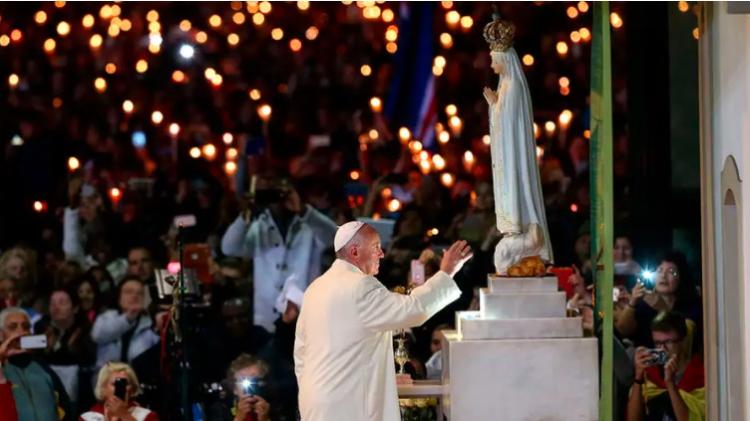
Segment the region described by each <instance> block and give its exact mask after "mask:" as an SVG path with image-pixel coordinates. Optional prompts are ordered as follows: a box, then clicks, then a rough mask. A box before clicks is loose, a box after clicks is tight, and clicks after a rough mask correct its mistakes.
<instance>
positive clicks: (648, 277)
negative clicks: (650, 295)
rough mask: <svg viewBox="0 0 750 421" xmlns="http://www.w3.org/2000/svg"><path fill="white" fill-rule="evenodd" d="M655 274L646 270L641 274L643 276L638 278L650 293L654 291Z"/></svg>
mask: <svg viewBox="0 0 750 421" xmlns="http://www.w3.org/2000/svg"><path fill="white" fill-rule="evenodd" d="M654 278H655V274H654V272H651V271H650V270H644V271H643V272H641V275H640V276H639V278H638V282H640V283H641V284H642V285H643V286H644V287H645V288H646V290H648V291H653V290H654V284H655V281H654Z"/></svg>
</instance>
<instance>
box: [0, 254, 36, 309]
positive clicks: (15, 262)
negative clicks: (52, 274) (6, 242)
mask: <svg viewBox="0 0 750 421" xmlns="http://www.w3.org/2000/svg"><path fill="white" fill-rule="evenodd" d="M0 278H10V279H13V280H14V281H15V283H16V290H17V291H18V292H19V295H20V296H19V297H18V298H19V301H20V302H19V303H18V304H20V305H21V306H24V307H31V306H33V305H34V304H36V303H35V302H34V301H35V298H36V297H35V295H34V287H35V285H36V254H35V253H34V252H33V251H32V250H29V249H25V248H21V247H14V248H12V249H9V250H7V251H6V252H4V253H3V254H2V255H0Z"/></svg>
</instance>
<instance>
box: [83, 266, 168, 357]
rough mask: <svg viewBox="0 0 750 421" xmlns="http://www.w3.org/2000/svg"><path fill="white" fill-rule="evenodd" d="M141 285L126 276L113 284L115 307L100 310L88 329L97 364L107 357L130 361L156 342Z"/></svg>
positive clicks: (143, 287) (137, 280)
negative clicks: (92, 325) (100, 312)
mask: <svg viewBox="0 0 750 421" xmlns="http://www.w3.org/2000/svg"><path fill="white" fill-rule="evenodd" d="M145 289H146V288H145V286H144V285H143V282H141V280H140V279H139V278H137V277H134V276H128V277H126V278H125V279H123V280H122V282H121V283H120V285H118V287H117V294H116V296H117V309H116V310H107V311H105V312H104V313H102V314H100V315H99V317H97V318H96V322H94V327H93V329H92V330H91V338H92V339H93V340H94V342H96V344H97V346H98V347H97V352H96V353H97V357H96V363H97V367H101V366H103V365H104V364H106V363H108V362H110V361H121V362H131V361H133V359H135V358H136V357H137V356H139V355H140V354H142V353H143V352H145V351H146V350H148V349H149V348H151V347H152V346H154V345H156V344H157V343H158V342H159V336H158V335H157V334H156V333H155V332H154V330H153V322H152V320H151V317H150V316H149V315H148V313H147V312H146V303H145Z"/></svg>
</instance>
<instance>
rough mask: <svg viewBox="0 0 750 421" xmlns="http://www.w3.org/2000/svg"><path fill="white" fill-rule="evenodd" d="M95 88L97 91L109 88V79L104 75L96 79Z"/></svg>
mask: <svg viewBox="0 0 750 421" xmlns="http://www.w3.org/2000/svg"><path fill="white" fill-rule="evenodd" d="M94 88H95V89H96V91H97V92H99V93H102V92H104V91H106V90H107V81H106V80H104V78H103V77H98V78H96V79H94Z"/></svg>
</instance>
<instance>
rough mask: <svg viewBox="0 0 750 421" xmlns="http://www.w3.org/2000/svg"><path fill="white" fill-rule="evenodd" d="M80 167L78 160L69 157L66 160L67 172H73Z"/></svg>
mask: <svg viewBox="0 0 750 421" xmlns="http://www.w3.org/2000/svg"><path fill="white" fill-rule="evenodd" d="M80 167H81V162H80V161H78V158H76V157H74V156H71V157H70V158H68V171H70V172H73V171H75V170H77V169H78V168H80Z"/></svg>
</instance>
